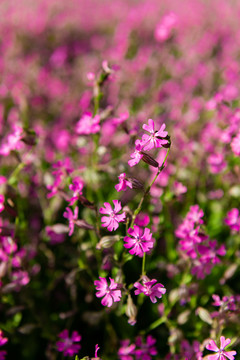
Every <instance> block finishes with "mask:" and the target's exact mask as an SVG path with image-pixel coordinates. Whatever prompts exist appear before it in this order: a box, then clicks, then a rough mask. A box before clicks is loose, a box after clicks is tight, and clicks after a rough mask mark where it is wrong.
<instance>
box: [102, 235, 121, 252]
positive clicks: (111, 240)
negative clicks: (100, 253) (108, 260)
mask: <svg viewBox="0 0 240 360" xmlns="http://www.w3.org/2000/svg"><path fill="white" fill-rule="evenodd" d="M119 240H120V236H119V235H113V236H104V237H102V238H101V239H100V241H99V242H98V243H97V245H96V249H98V250H101V249H108V248H110V247H112V246H113V244H115V243H116V242H117V241H119Z"/></svg>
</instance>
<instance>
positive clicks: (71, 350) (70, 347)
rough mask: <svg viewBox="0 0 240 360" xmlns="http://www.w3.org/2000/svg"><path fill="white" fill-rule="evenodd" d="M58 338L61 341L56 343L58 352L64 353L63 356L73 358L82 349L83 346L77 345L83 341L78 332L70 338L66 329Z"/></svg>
mask: <svg viewBox="0 0 240 360" xmlns="http://www.w3.org/2000/svg"><path fill="white" fill-rule="evenodd" d="M58 337H59V338H60V340H59V341H57V342H56V347H57V351H59V352H62V353H63V356H73V355H75V354H77V353H78V351H79V350H80V349H81V345H79V344H76V343H78V342H80V341H81V339H82V337H81V335H79V333H78V332H77V331H73V332H72V335H71V336H69V332H68V330H66V329H65V330H63V331H62V332H61V333H60V334H58Z"/></svg>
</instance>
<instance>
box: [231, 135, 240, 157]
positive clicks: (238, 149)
mask: <svg viewBox="0 0 240 360" xmlns="http://www.w3.org/2000/svg"><path fill="white" fill-rule="evenodd" d="M231 148H232V151H233V153H234V154H235V155H237V156H240V131H239V132H238V134H237V136H236V137H234V138H233V140H232V142H231Z"/></svg>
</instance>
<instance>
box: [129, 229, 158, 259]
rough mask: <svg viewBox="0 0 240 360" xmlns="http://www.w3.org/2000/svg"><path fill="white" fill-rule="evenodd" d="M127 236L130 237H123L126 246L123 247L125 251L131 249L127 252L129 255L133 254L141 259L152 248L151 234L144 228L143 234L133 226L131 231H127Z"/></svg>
mask: <svg viewBox="0 0 240 360" xmlns="http://www.w3.org/2000/svg"><path fill="white" fill-rule="evenodd" d="M128 234H130V235H131V237H129V236H125V238H124V241H125V242H126V244H124V247H125V248H127V249H130V248H131V249H130V250H129V253H130V254H131V255H134V254H135V255H137V256H140V257H143V254H144V253H145V252H148V251H149V250H150V249H152V248H153V243H154V239H152V234H151V233H150V230H149V229H148V228H145V229H144V232H143V230H142V229H141V228H140V227H138V226H137V225H134V226H133V229H131V228H130V229H129V230H128Z"/></svg>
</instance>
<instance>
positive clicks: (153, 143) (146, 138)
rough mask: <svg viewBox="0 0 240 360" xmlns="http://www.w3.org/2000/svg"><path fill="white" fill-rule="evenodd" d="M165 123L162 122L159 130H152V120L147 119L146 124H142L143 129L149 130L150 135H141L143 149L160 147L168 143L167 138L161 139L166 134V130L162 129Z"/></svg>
mask: <svg viewBox="0 0 240 360" xmlns="http://www.w3.org/2000/svg"><path fill="white" fill-rule="evenodd" d="M165 127H166V125H165V124H162V126H161V128H160V130H159V131H155V130H154V121H153V120H152V119H149V120H148V125H146V124H144V125H143V129H144V130H146V131H148V132H150V135H147V134H144V135H143V136H142V145H143V150H151V149H153V148H154V147H156V148H160V147H162V145H165V144H167V143H168V140H166V139H163V138H165V137H166V136H167V134H168V133H167V131H164V129H165Z"/></svg>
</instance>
